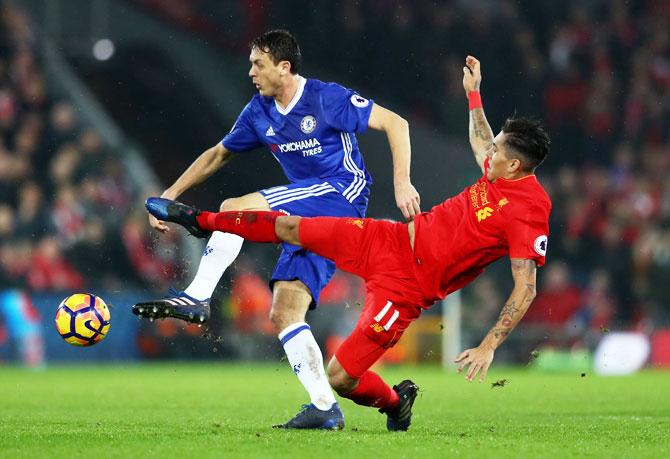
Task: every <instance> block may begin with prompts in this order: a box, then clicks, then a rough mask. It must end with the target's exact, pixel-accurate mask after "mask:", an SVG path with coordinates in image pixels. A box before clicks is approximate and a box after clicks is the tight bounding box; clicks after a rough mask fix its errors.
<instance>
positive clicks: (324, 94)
mask: <svg viewBox="0 0 670 459" xmlns="http://www.w3.org/2000/svg"><path fill="white" fill-rule="evenodd" d="M321 104H322V109H323V113H324V115H325V117H326V123H328V125H329V126H330V127H332V128H333V129H335V130H338V131H342V132H353V133H359V134H360V133H363V132H365V130H366V129H367V128H368V120H369V119H370V112H371V111H372V105H373V102H372V99H366V98H364V97H361V96H360V95H359V94H357V93H356V92H355V91H353V90H351V89H347V88H345V87H343V86H340V85H339V84H335V83H329V84H326V85H325V86H324V88H323V89H322V90H321Z"/></svg>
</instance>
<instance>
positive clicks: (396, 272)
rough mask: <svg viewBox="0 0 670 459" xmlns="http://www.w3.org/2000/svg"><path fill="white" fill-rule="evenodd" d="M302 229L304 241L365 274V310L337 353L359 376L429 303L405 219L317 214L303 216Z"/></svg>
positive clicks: (350, 269)
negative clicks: (417, 273) (414, 266)
mask: <svg viewBox="0 0 670 459" xmlns="http://www.w3.org/2000/svg"><path fill="white" fill-rule="evenodd" d="M299 231H300V243H301V244H302V246H303V247H305V248H306V249H308V250H311V251H312V252H314V253H317V254H319V255H321V256H324V257H326V258H329V259H331V260H333V261H334V262H335V264H336V265H337V267H338V268H340V269H342V270H344V271H348V272H350V273H353V274H356V275H358V276H361V277H362V278H363V279H365V285H366V290H367V293H366V299H365V305H364V306H363V311H362V312H361V316H360V318H359V320H358V323H357V324H356V328H355V329H354V331H353V332H352V333H351V335H350V336H349V337H348V338H347V339H346V340H345V341H344V343H342V345H341V346H340V348H339V349H338V350H337V352H336V353H335V356H336V357H337V360H338V362H340V364H341V365H342V367H343V368H344V369H345V371H346V372H347V373H348V374H349V375H350V376H352V377H355V378H358V377H360V376H361V375H362V374H363V373H364V372H365V371H366V370H367V369H368V368H370V366H372V364H374V363H375V362H376V361H377V360H378V359H379V357H381V356H382V354H383V353H384V352H385V351H386V349H388V348H390V347H393V346H394V345H395V343H397V342H398V340H399V339H400V337H401V336H402V334H403V332H404V331H405V329H406V328H407V327H408V326H409V324H410V323H412V321H414V320H415V319H416V318H418V317H419V315H420V314H421V309H422V308H425V307H428V306H430V304H431V302H429V301H428V300H426V298H425V297H424V296H423V295H422V294H421V289H420V287H419V284H418V282H417V280H416V277H415V275H414V272H413V270H412V262H413V252H412V248H411V246H410V242H409V234H408V233H407V225H404V224H401V223H395V222H388V221H383V220H373V219H362V218H337V217H313V218H303V219H302V220H301V221H300V229H299Z"/></svg>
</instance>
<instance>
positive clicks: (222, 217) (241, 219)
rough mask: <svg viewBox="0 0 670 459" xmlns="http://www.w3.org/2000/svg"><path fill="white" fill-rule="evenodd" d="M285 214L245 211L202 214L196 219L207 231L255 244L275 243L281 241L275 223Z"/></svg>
mask: <svg viewBox="0 0 670 459" xmlns="http://www.w3.org/2000/svg"><path fill="white" fill-rule="evenodd" d="M282 215H284V214H282V213H281V212H271V211H265V210H245V211H230V212H204V211H203V212H200V215H198V216H197V217H196V220H197V221H198V225H200V228H202V229H204V230H207V231H223V232H225V233H233V234H237V235H238V236H242V237H243V238H244V239H246V240H248V241H253V242H274V243H275V244H279V243H280V242H281V240H280V239H279V238H278V237H277V234H276V233H275V221H276V220H277V217H280V216H282Z"/></svg>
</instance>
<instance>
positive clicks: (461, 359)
mask: <svg viewBox="0 0 670 459" xmlns="http://www.w3.org/2000/svg"><path fill="white" fill-rule="evenodd" d="M493 353H494V350H493V349H491V348H490V347H486V346H479V347H475V348H472V349H466V350H464V351H463V352H461V353H460V354H459V355H458V357H456V360H454V362H455V363H460V365H459V366H458V370H456V371H458V373H460V372H461V371H463V368H465V367H467V366H468V365H470V368H468V372H467V374H466V375H465V379H466V380H468V381H472V380H473V379H475V378H476V377H477V373H479V371H480V370H481V372H482V373H481V376H480V377H479V382H482V381H484V378H486V373H487V372H488V371H489V367H490V366H491V362H493Z"/></svg>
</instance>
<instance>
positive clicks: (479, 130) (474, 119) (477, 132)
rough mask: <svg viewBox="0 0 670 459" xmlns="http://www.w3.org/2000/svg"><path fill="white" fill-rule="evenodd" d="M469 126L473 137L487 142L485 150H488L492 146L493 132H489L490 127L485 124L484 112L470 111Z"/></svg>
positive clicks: (479, 109)
mask: <svg viewBox="0 0 670 459" xmlns="http://www.w3.org/2000/svg"><path fill="white" fill-rule="evenodd" d="M470 126H471V128H472V133H473V134H474V136H475V137H476V138H478V139H480V140H483V141H484V142H487V145H486V148H487V149H488V148H490V147H491V145H492V144H493V131H491V127H490V126H489V124H488V123H487V122H486V118H485V117H484V110H482V109H481V108H476V109H474V110H471V111H470Z"/></svg>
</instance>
